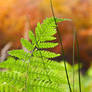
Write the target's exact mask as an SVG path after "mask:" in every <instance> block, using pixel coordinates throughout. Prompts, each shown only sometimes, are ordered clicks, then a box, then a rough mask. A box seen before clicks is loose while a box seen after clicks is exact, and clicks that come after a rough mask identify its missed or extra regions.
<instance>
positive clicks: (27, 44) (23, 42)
mask: <svg viewBox="0 0 92 92" xmlns="http://www.w3.org/2000/svg"><path fill="white" fill-rule="evenodd" d="M21 43H22V45H23V46H24V47H25V48H26V49H27V50H28V51H32V50H33V49H34V47H35V46H34V45H32V44H31V43H30V42H29V41H28V40H26V39H24V38H22V39H21Z"/></svg>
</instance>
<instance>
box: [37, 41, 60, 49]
mask: <svg viewBox="0 0 92 92" xmlns="http://www.w3.org/2000/svg"><path fill="white" fill-rule="evenodd" d="M57 45H58V43H51V42H46V43H38V47H37V48H53V47H55V46H57Z"/></svg>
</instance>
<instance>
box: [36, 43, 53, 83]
mask: <svg viewBox="0 0 92 92" xmlns="http://www.w3.org/2000/svg"><path fill="white" fill-rule="evenodd" d="M36 44H37V46H38V48H39V45H38V43H37V42H36ZM41 50H42V49H41ZM40 55H41V58H42V61H43V65H44V69H45V70H46V74H47V77H48V80H49V81H51V79H50V77H49V75H48V71H47V68H46V65H45V62H44V59H43V56H42V53H41V51H40Z"/></svg>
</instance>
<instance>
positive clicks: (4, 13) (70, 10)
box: [0, 0, 92, 66]
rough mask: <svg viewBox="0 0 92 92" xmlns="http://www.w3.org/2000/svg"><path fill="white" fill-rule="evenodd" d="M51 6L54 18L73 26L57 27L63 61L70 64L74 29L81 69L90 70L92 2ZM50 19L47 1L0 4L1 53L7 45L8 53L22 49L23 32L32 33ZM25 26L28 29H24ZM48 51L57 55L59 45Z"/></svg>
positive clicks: (56, 1) (62, 1) (71, 0)
mask: <svg viewBox="0 0 92 92" xmlns="http://www.w3.org/2000/svg"><path fill="white" fill-rule="evenodd" d="M52 2H53V7H54V11H55V15H56V16H57V17H63V18H71V19H72V22H63V23H59V29H60V32H61V35H62V38H63V45H64V49H65V56H66V59H67V60H68V61H70V62H71V61H72V40H73V37H72V35H73V34H72V33H73V29H74V28H76V30H77V32H78V40H79V47H80V60H81V61H82V62H83V63H84V66H85V65H87V66H89V65H90V61H92V48H91V47H92V1H91V0H52ZM49 16H52V13H51V7H50V0H7V2H6V0H1V1H0V51H1V50H2V49H3V47H4V46H5V45H6V44H7V43H9V42H12V46H11V47H10V49H17V48H21V44H20V38H21V37H25V32H26V31H27V30H29V29H30V28H31V29H33V30H34V29H35V26H36V23H37V22H41V21H42V20H43V19H44V18H45V17H49ZM27 19H28V20H27ZM27 22H28V25H29V27H27V28H26V23H27ZM56 37H57V34H56ZM57 41H58V37H57ZM51 51H54V52H56V53H60V45H59V46H58V47H55V48H54V49H52V50H51ZM75 57H76V56H75Z"/></svg>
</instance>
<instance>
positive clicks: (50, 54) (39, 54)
mask: <svg viewBox="0 0 92 92" xmlns="http://www.w3.org/2000/svg"><path fill="white" fill-rule="evenodd" d="M33 55H34V56H36V57H45V58H54V57H57V56H60V54H55V53H53V52H49V51H44V50H37V51H34V52H33Z"/></svg>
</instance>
